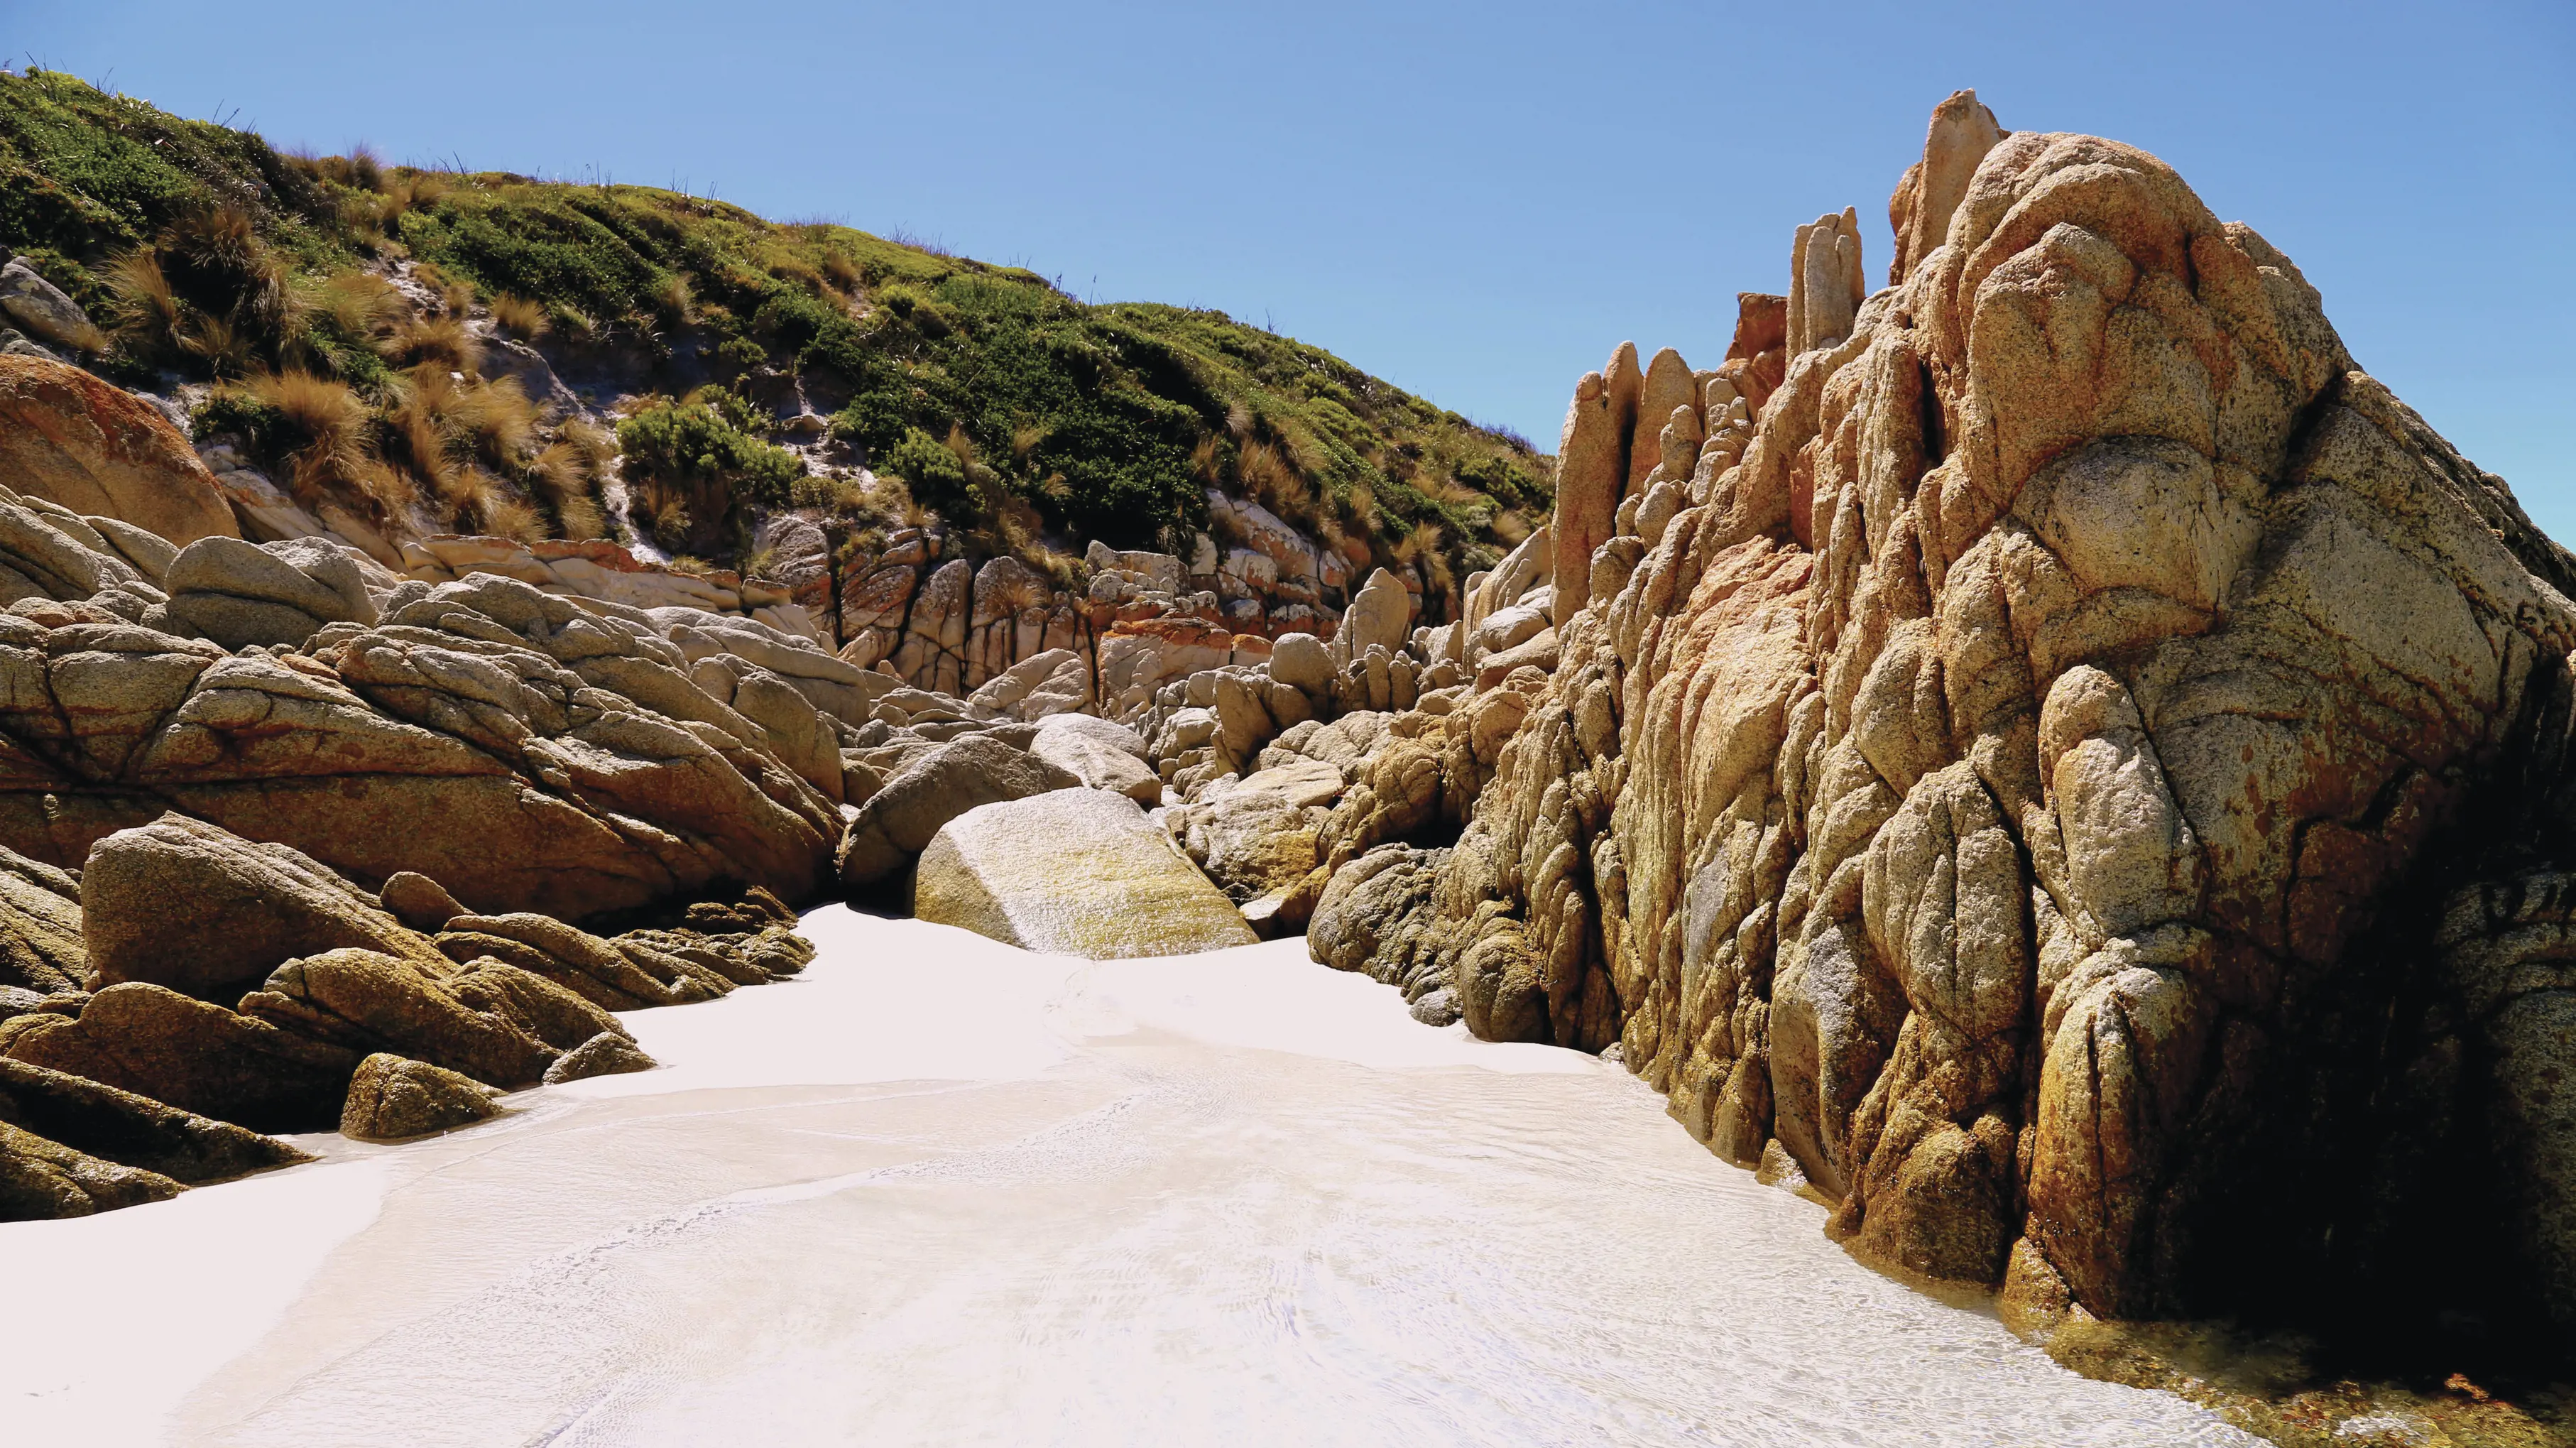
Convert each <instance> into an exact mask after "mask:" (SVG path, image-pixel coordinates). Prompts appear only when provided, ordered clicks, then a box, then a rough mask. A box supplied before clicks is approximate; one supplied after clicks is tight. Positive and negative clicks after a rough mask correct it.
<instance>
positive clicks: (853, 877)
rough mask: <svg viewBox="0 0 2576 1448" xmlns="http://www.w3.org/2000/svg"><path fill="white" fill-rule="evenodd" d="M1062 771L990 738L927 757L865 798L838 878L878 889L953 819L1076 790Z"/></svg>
mask: <svg viewBox="0 0 2576 1448" xmlns="http://www.w3.org/2000/svg"><path fill="white" fill-rule="evenodd" d="M1081 783H1082V781H1081V780H1079V779H1077V778H1075V777H1074V775H1073V774H1072V773H1071V772H1070V771H1068V770H1065V769H1062V768H1059V767H1057V766H1056V765H1053V764H1050V763H1048V762H1047V761H1045V760H1043V759H1039V758H1037V757H1035V756H1033V755H1031V754H1030V753H1028V752H1027V751H1026V750H1022V749H1015V748H1013V747H1011V746H1010V745H1009V744H1006V743H1004V742H1002V741H1001V740H998V739H994V738H992V737H991V736H989V735H983V734H973V735H969V736H967V737H966V738H963V739H959V740H957V741H955V742H954V743H951V744H944V745H941V746H940V747H939V748H938V749H936V750H933V751H931V752H930V753H929V754H926V755H924V756H923V757H922V758H921V759H919V760H918V761H916V762H915V763H913V764H911V765H909V766H907V767H906V768H905V769H903V770H902V771H901V772H900V773H898V774H896V775H895V776H894V777H893V778H892V779H889V780H887V781H886V785H885V788H883V789H881V790H878V791H877V792H876V793H875V794H873V795H871V796H869V798H868V802H867V803H866V804H864V805H861V806H860V807H859V813H858V817H857V818H856V819H853V820H852V821H851V822H850V830H849V834H848V835H847V837H845V838H844V839H843V840H842V842H841V858H840V864H841V879H842V882H843V883H844V884H847V885H850V886H853V887H859V886H867V885H873V884H876V883H877V882H878V881H881V880H884V879H886V878H887V877H889V876H891V875H894V874H895V873H896V872H898V871H900V870H901V869H903V867H904V866H905V865H907V864H909V863H911V861H912V859H913V857H914V856H916V855H918V854H920V853H921V852H922V850H923V849H925V848H927V847H928V846H929V844H930V841H931V837H932V836H934V835H936V834H938V833H939V831H940V828H941V827H942V826H944V825H946V824H947V823H948V822H949V821H950V820H953V819H955V818H957V817H958V816H959V815H962V814H964V813H966V812H967V811H968V810H970V809H973V808H975V807H976V806H978V805H986V804H994V803H998V802H1000V801H1003V800H1014V799H1025V798H1027V797H1028V796H1030V795H1033V794H1043V793H1045V792H1047V791H1049V790H1057V789H1070V788H1076V787H1079V786H1080V784H1081Z"/></svg>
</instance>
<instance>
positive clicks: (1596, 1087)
mask: <svg viewBox="0 0 2576 1448" xmlns="http://www.w3.org/2000/svg"><path fill="white" fill-rule="evenodd" d="M807 928H808V930H809V932H810V933H811V934H812V935H813V936H814V938H815V939H816V940H817V942H818V943H820V944H821V945H822V946H823V958H822V959H821V960H819V961H818V962H817V963H816V965H815V966H814V968H813V969H812V970H811V971H809V972H808V973H807V975H806V977H805V978H803V979H801V980H798V981H796V982H793V983H789V984H784V985H778V986H772V987H766V988H763V989H758V990H746V991H741V992H737V993H736V994H735V995H733V996H732V997H730V998H728V999H726V1000H724V1001H721V1002H716V1003H713V1004H709V1005H703V1006H690V1007H683V1008H678V1009H670V1010H659V1011H645V1012H638V1013H636V1014H635V1015H633V1016H631V1017H629V1018H628V1019H629V1021H630V1023H631V1024H632V1025H633V1026H634V1028H635V1030H636V1033H637V1035H638V1037H639V1038H640V1040H641V1041H642V1043H643V1045H644V1047H645V1049H647V1050H648V1051H651V1052H652V1053H653V1054H654V1055H655V1056H656V1057H658V1058H659V1059H661V1060H662V1061H663V1062H665V1063H666V1066H665V1069H662V1070H659V1071H653V1072H649V1073H643V1074H639V1075H634V1076H623V1077H611V1078H607V1079H603V1080H596V1081H587V1082H580V1083H576V1084H575V1085H572V1086H568V1087H560V1088H550V1089H546V1090H541V1091H534V1092H529V1093H526V1094H524V1095H522V1096H519V1097H515V1098H513V1100H512V1105H513V1106H515V1107H517V1108H518V1109H517V1110H515V1111H514V1112H513V1113H512V1114H510V1115H508V1116H506V1117H504V1118H502V1119H501V1120H498V1121H495V1122H491V1123H487V1124H485V1125H483V1126H479V1127H476V1128H474V1129H472V1130H469V1131H464V1132H459V1133H456V1134H454V1135H452V1136H449V1137H445V1138H442V1139H440V1140H437V1141H434V1142H428V1143H415V1144H412V1145H409V1146H403V1147H391V1148H380V1147H366V1146H359V1145H356V1144H353V1143H348V1142H343V1141H341V1140H340V1139H339V1138H337V1137H330V1136H323V1137H314V1138H307V1139H305V1141H306V1144H307V1145H309V1146H312V1147H314V1148H315V1149H317V1150H322V1151H325V1152H327V1153H328V1154H329V1155H330V1157H331V1158H332V1159H331V1160H328V1161H326V1162H323V1163H321V1164H317V1165H313V1166H307V1167H299V1168H295V1169H293V1170H291V1171H287V1172H281V1173H275V1174H272V1175H270V1176H267V1177H262V1178H259V1179H256V1180H252V1181H247V1182H242V1183H236V1184H233V1185H229V1186H222V1187H215V1188H206V1189H200V1190H198V1191H194V1192H190V1193H188V1194H186V1195H184V1196H182V1197H180V1198H179V1199H178V1200H176V1201H173V1202H169V1203H164V1204H159V1205H155V1206H149V1207H141V1208H136V1209H133V1210H130V1211H125V1212H116V1213H110V1214H107V1215H105V1216H101V1217H96V1218H91V1219H88V1220H84V1221H75V1222H47V1223H31V1224H20V1225H8V1226H0V1262H6V1263H7V1264H8V1270H9V1276H8V1278H7V1279H6V1280H7V1281H8V1282H9V1283H10V1286H11V1288H12V1293H11V1298H10V1301H9V1310H7V1311H0V1442H5V1443H7V1444H9V1445H13V1448H14V1445H16V1444H18V1443H22V1442H23V1443H29V1444H54V1443H65V1444H69V1443H80V1444H102V1445H108V1444H125V1443H187V1444H200V1443H205V1444H241V1445H260V1448H296V1445H316V1448H320V1445H341V1444H355V1443H370V1444H373V1443H399V1444H403V1445H406V1448H409V1445H423V1448H427V1445H443V1444H460V1445H463V1444H470V1445H516V1444H530V1443H545V1444H552V1445H559V1448H575V1445H616V1448H630V1445H635V1448H641V1445H661V1444H669V1445H731V1444H742V1445H761V1448H790V1445H805V1444H816V1445H821V1444H859V1443H866V1444H913V1443H937V1444H946V1443H993V1444H1031V1443H1062V1444H1100V1445H1110V1444H1122V1445H1123V1444H1130V1443H1148V1442H1150V1443H1181V1444H1194V1443H1211V1444H1222V1445H1224V1448H1248V1445H1255V1444H1338V1443H1348V1444H1355V1445H1356V1444H1368V1445H1375V1444H1397V1443H1423V1444H1450V1443H1496V1444H1504V1443H1511V1444H1520V1443H1533V1444H1535V1443H1586V1444H1595V1443H1621V1444H1631V1443H1633V1444H1658V1443H1724V1444H1774V1443H1776V1444H1870V1445H1882V1444H1884V1445H1893V1444H1936V1443H1937V1444H1987V1443H2029V1444H2048V1445H2076V1444H2123V1445H2152V1444H2180V1443H2229V1444H2236V1443H2250V1442H2251V1441H2252V1440H2250V1439H2247V1438H2244V1437H2242V1436H2241V1435H2238V1434H2236V1433H2234V1432H2233V1431H2231V1430H2228V1429H2226V1428H2224V1427H2222V1426H2220V1425H2218V1424H2217V1423H2216V1422H2215V1421H2214V1420H2212V1419H2211V1418H2209V1416H2208V1415H2206V1414H2204V1413H2201V1412H2200V1411H2198V1410H2196V1409H2193V1408H2191V1407H2190V1406H2189V1405H2187V1404H2185V1403H2182V1402H2181V1401H2179V1400H2177V1399H2174V1398H2171V1397H2167V1396H2164V1395H2160V1394H2152V1393H2142V1392H2137V1391H2134V1390H2131V1389H2126V1388H2119V1387H2113V1386H2109V1385H2105V1384H2100V1383H2092V1382H2087V1381H2085V1380H2083V1379H2081V1378H2077V1377H2075V1376H2073V1375H2072V1374H2069V1373H2066V1372H2064V1371H2062V1370H2060V1369H2059V1368H2057V1367H2056V1366H2055V1365H2054V1364H2052V1363H2050V1362H2049V1361H2048V1360H2047V1358H2045V1357H2044V1356H2042V1355H2041V1354H2039V1353H2038V1352H2036V1351H2034V1350H2032V1349H2030V1348H2027V1347H2024V1346H2023V1345H2021V1344H2020V1343H2018V1342H2016V1341H2015V1340H2014V1339H2013V1338H2012V1337H2011V1336H2010V1335H2008V1334H2006V1333H2005V1332H2003V1331H2002V1329H2001V1328H2000V1327H1998V1326H1997V1325H1996V1324H1995V1322H1994V1321H1993V1320H1992V1319H1991V1318H1990V1317H1988V1316H1985V1315H1983V1314H1980V1313H1977V1312H1973V1311H1967V1310H1962V1309H1958V1308H1953V1307H1949V1306H1944V1305H1942V1304H1941V1303H1938V1302H1936V1301H1933V1300H1932V1299H1930V1298H1927V1297H1924V1296H1922V1295H1920V1294H1917V1293H1914V1292H1910V1291H1908V1290H1906V1289H1905V1288H1903V1287H1901V1286H1899V1285H1897V1284H1895V1283H1893V1282H1890V1281H1888V1280H1886V1279H1884V1278H1881V1277H1879V1276H1877V1275H1875V1274H1873V1273H1871V1272H1869V1271H1867V1270H1865V1269H1863V1268H1861V1267H1859V1266H1857V1265H1856V1264H1854V1263H1853V1262H1851V1261H1850V1259H1848V1258H1847V1257H1845V1256H1844V1255H1843V1254H1842V1253H1841V1251H1840V1250H1838V1249H1837V1248H1835V1247H1833V1246H1832V1245H1831V1244H1830V1243H1828V1242H1826V1241H1825V1240H1824V1239H1823V1237H1822V1235H1821V1232H1820V1227H1821V1223H1822V1215H1823V1214H1822V1213H1821V1211H1820V1210H1819V1209H1818V1208H1816V1207H1814V1206H1812V1205H1810V1204H1808V1203H1806V1202H1803V1201H1800V1200H1798V1199H1796V1198H1794V1197H1791V1196H1788V1195H1786V1194H1783V1193H1780V1192H1777V1191H1773V1190H1770V1189H1767V1188H1764V1187H1761V1186H1759V1185H1757V1184H1756V1183H1755V1182H1754V1181H1753V1179H1752V1178H1751V1177H1750V1176H1748V1175H1746V1174H1744V1173H1742V1172H1740V1171H1737V1170H1735V1169H1734V1168H1732V1167H1728V1166H1726V1165H1724V1164H1722V1163H1720V1162H1718V1161H1716V1160H1715V1159H1714V1158H1712V1157H1710V1156H1709V1155H1708V1154H1707V1153H1706V1152H1705V1151H1703V1150H1701V1149H1700V1148H1699V1147H1698V1146H1697V1145H1696V1144H1694V1143H1692V1142H1691V1141H1690V1140H1689V1138H1688V1137H1687V1136H1685V1135H1684V1134H1683V1132H1682V1131H1681V1129H1680V1128H1679V1127H1678V1126H1676V1125H1674V1124H1673V1123H1672V1122H1671V1121H1670V1120H1669V1119H1667V1118H1666V1117H1665V1116H1664V1115H1663V1112H1662V1109H1661V1102H1660V1101H1659V1100H1657V1099H1656V1098H1655V1096H1654V1095H1653V1094H1652V1093H1651V1092H1649V1091H1648V1090H1647V1089H1646V1088H1645V1087H1644V1086H1643V1085H1642V1084H1641V1083H1639V1082H1637V1081H1635V1080H1634V1079H1632V1078H1630V1077H1629V1076H1628V1075H1626V1073H1625V1072H1623V1071H1620V1070H1618V1069H1617V1068H1615V1067H1607V1066H1604V1065H1602V1064H1601V1063H1599V1062H1597V1061H1595V1060H1592V1059H1591V1058H1589V1057H1585V1056H1581V1055H1577V1054H1574V1053H1571V1052H1564V1051H1556V1050H1551V1049H1548V1048H1544V1047H1536V1046H1498V1045H1493V1044H1489V1043H1484V1042H1478V1041H1474V1040H1471V1039H1469V1038H1468V1037H1467V1036H1466V1034H1465V1032H1464V1031H1463V1030H1461V1029H1459V1028H1455V1027H1453V1028H1451V1029H1449V1030H1447V1031H1434V1030H1430V1029H1427V1028H1425V1027H1422V1026H1420V1025H1417V1024H1415V1023H1414V1022H1413V1021H1411V1020H1410V1019H1409V1018H1408V1017H1407V1016H1406V1015H1405V1012H1404V1007H1403V1003H1402V1001H1401V1000H1400V999H1399V998H1398V997H1397V995H1396V994H1395V992H1393V991H1391V990H1388V989H1386V988H1384V987H1380V986H1377V985H1375V984H1373V983H1371V982H1368V981H1366V980H1363V979H1360V978H1358V977H1354V976H1346V975H1340V974H1337V973H1335V972H1332V971H1329V970H1326V969H1324V968H1323V967H1321V966H1317V965H1314V964H1312V963H1311V962H1309V961H1307V960H1306V959H1305V956H1304V949H1303V942H1300V941H1283V942H1278V943H1275V944H1271V945H1262V946H1251V947H1246V948H1244V949H1241V950H1235V951H1227V952H1223V953H1221V954H1218V955H1213V956H1203V957H1194V958H1189V959H1183V960H1165V961H1131V962H1112V963H1106V964H1100V965H1091V964H1086V963H1083V962H1078V961H1068V960H1063V959H1056V958H1048V957H1039V956H1030V955H1025V954H1022V953H1020V952H1017V951H1014V950H1010V949H1008V948H1006V947H1002V946H998V945H994V944H992V943H990V942H987V941H984V940H981V939H979V938H977V937H974V936H970V935H965V934H962V933H960V932H957V931H952V930H946V929H943V928H941V927H938V926H929V925H921V924H917V923H914V922H908V921H880V920H872V919H867V918H865V917H860V916H853V915H851V914H849V913H848V912H846V911H844V910H841V909H839V908H837V907H835V908H832V909H827V910H823V911H818V912H816V913H815V914H814V915H813V916H812V917H810V918H809V920H808V922H807Z"/></svg>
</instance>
